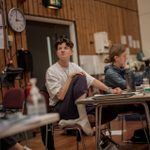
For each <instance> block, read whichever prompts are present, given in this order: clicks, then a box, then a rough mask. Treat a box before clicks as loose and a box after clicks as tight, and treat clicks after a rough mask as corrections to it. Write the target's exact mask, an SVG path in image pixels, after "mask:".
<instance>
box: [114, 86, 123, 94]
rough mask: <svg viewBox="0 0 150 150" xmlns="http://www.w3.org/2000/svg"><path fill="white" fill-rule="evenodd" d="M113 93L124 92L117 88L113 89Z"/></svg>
mask: <svg viewBox="0 0 150 150" xmlns="http://www.w3.org/2000/svg"><path fill="white" fill-rule="evenodd" d="M112 93H113V94H121V93H122V90H121V89H120V88H119V87H117V88H114V89H112Z"/></svg>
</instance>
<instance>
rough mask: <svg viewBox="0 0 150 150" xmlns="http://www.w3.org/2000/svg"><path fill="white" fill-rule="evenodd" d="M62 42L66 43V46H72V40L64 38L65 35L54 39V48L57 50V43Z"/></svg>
mask: <svg viewBox="0 0 150 150" xmlns="http://www.w3.org/2000/svg"><path fill="white" fill-rule="evenodd" d="M62 43H66V45H67V46H68V47H70V48H71V49H72V48H73V46H74V44H73V42H72V41H71V40H70V39H68V38H65V37H62V38H59V39H58V40H57V41H56V43H55V49H56V50H57V48H58V45H60V44H62Z"/></svg>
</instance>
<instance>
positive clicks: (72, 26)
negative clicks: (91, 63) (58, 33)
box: [25, 15, 79, 64]
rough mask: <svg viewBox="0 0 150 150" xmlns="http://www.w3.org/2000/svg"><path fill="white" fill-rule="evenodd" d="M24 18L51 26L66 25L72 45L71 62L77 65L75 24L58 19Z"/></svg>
mask: <svg viewBox="0 0 150 150" xmlns="http://www.w3.org/2000/svg"><path fill="white" fill-rule="evenodd" d="M25 18H26V20H31V21H39V22H46V23H53V24H60V25H68V26H69V32H70V39H71V41H72V42H73V43H74V47H73V55H72V60H73V62H75V63H76V64H79V57H78V46H77V40H76V39H77V38H76V29H75V22H73V21H66V20H60V19H52V18H44V17H37V16H29V15H25Z"/></svg>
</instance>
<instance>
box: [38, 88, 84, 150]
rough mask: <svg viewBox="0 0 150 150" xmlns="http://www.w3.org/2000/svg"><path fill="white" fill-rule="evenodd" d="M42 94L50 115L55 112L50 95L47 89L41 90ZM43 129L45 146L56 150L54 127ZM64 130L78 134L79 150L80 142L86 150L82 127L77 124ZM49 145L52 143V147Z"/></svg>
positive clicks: (50, 149)
mask: <svg viewBox="0 0 150 150" xmlns="http://www.w3.org/2000/svg"><path fill="white" fill-rule="evenodd" d="M40 93H41V94H42V95H43V96H44V98H45V102H46V105H47V112H48V113H50V112H53V110H54V109H53V107H50V106H49V94H48V92H47V90H46V87H44V88H43V89H41V90H40ZM42 128H43V129H41V134H42V140H43V143H45V146H46V147H47V148H48V150H54V149H55V148H54V140H53V125H46V126H43V127H42ZM63 129H64V130H65V131H67V130H74V131H75V132H76V141H77V150H79V143H80V142H82V146H83V149H84V150H86V146H85V143H84V137H83V134H82V128H81V126H79V125H77V124H74V125H67V126H65V127H64V128H63ZM49 143H51V145H50V144H49ZM48 144H49V145H48ZM53 148H54V149H53Z"/></svg>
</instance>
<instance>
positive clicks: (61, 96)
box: [56, 72, 84, 101]
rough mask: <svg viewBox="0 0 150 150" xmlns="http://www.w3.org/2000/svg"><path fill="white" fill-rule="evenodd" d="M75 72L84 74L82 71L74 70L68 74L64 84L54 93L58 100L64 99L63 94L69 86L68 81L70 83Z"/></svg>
mask: <svg viewBox="0 0 150 150" xmlns="http://www.w3.org/2000/svg"><path fill="white" fill-rule="evenodd" d="M77 74H81V75H84V74H83V72H74V73H71V74H69V75H68V78H67V80H66V82H65V84H64V85H63V86H62V87H61V89H60V90H59V92H58V93H57V95H56V96H57V98H58V99H59V100H61V101H62V100H64V98H65V95H66V93H67V91H68V88H69V86H70V83H71V81H72V79H73V77H74V76H75V75H77Z"/></svg>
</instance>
